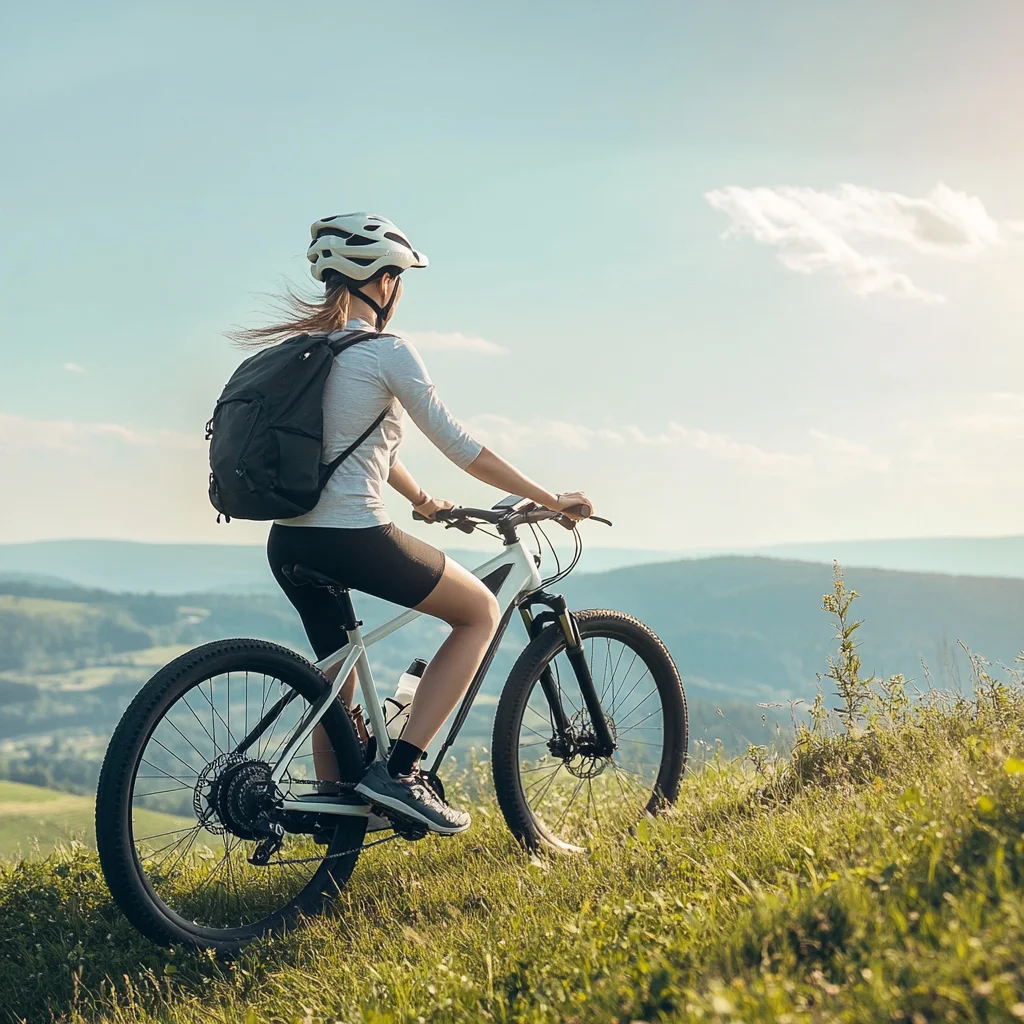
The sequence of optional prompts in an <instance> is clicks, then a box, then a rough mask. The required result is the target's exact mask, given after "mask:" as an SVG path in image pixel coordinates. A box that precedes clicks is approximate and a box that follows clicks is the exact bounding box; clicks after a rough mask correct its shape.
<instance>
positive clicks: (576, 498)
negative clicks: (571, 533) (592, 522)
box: [548, 491, 594, 522]
mask: <svg viewBox="0 0 1024 1024" xmlns="http://www.w3.org/2000/svg"><path fill="white" fill-rule="evenodd" d="M580 505H582V506H584V508H585V510H586V511H585V513H584V514H583V515H580V514H579V513H578V512H569V511H567V509H570V508H577V507H579V506H580ZM548 508H550V509H552V510H553V511H555V512H564V513H565V515H567V516H568V517H569V518H570V519H575V520H576V521H577V522H579V520H581V519H586V518H587V516H589V515H592V514H593V512H594V503H593V502H592V501H591V500H590V499H589V498H588V497H587V496H586V495H585V494H584V493H583V492H582V491H562V492H560V493H559V494H556V495H555V504H553V505H548Z"/></svg>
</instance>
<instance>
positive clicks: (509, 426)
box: [466, 415, 806, 469]
mask: <svg viewBox="0 0 1024 1024" xmlns="http://www.w3.org/2000/svg"><path fill="white" fill-rule="evenodd" d="M466 427H467V429H468V430H469V431H470V432H471V433H472V434H473V436H474V437H476V438H478V439H479V440H480V441H481V442H482V443H484V444H487V445H489V446H493V447H495V448H497V449H498V450H499V451H500V450H501V449H502V448H506V449H508V450H510V451H512V450H521V449H523V448H528V447H532V446H538V445H543V446H551V445H554V446H557V447H561V448H565V449H568V450H570V451H591V450H595V449H598V450H600V449H602V448H603V449H610V450H616V449H618V450H622V449H628V448H630V447H633V446H641V447H645V448H654V447H662V448H689V449H692V450H694V451H698V452H703V453H704V454H706V455H709V456H711V457H712V458H715V459H719V460H725V461H729V462H742V463H745V464H746V465H747V466H750V467H754V468H758V469H768V468H771V469H782V468H785V467H789V466H798V465H803V464H804V463H805V461H806V458H805V457H804V456H799V455H789V454H786V453H783V452H772V451H766V450H765V449H763V448H760V447H758V446H757V445H755V444H751V443H750V442H747V441H737V440H735V439H734V438H732V437H730V436H729V435H728V434H721V433H713V432H710V431H707V430H700V429H694V428H691V427H684V426H680V424H678V423H669V424H668V425H667V426H666V427H665V429H664V430H662V431H659V432H657V433H648V432H646V431H644V430H641V429H640V428H639V427H637V426H635V425H625V426H619V427H614V428H611V427H588V426H585V425H583V424H581V423H566V422H564V421H562V420H544V419H536V420H531V421H530V422H528V423H521V422H517V421H515V420H511V419H509V418H507V417H505V416H494V415H483V416H477V417H474V418H473V419H471V420H468V421H467V422H466Z"/></svg>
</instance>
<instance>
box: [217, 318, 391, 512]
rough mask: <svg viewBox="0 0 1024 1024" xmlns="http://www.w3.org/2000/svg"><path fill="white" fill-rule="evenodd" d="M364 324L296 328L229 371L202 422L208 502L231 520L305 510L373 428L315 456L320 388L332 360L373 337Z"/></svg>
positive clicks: (318, 440)
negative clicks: (335, 451)
mask: <svg viewBox="0 0 1024 1024" xmlns="http://www.w3.org/2000/svg"><path fill="white" fill-rule="evenodd" d="M378 337H380V335H379V334H376V333H373V332H371V331H336V332H334V333H333V334H300V335H297V336H296V337H294V338H289V339H288V340H287V341H282V342H281V343H280V344H278V345H273V346H271V347H270V348H265V349H261V350H260V351H259V352H257V353H256V354H255V355H251V356H249V358H248V359H246V360H245V362H243V363H242V364H241V366H239V367H238V369H237V370H235V372H234V373H233V374H232V375H231V379H230V380H229V381H228V382H227V384H226V385H225V386H224V391H223V392H222V393H221V396H220V398H219V399H218V400H217V405H216V407H215V408H214V410H213V416H212V417H211V418H210V421H209V422H208V423H207V424H206V439H207V440H208V441H209V442H210V501H211V502H212V503H213V507H214V508H215V509H217V511H218V513H220V514H219V515H218V516H217V521H218V522H220V517H221V515H223V516H224V517H225V519H226V520H227V521H228V522H230V521H231V520H232V519H256V520H264V519H290V518H292V517H293V516H299V515H302V514H303V513H304V512H309V511H310V510H311V509H312V508H314V507H315V506H316V503H317V502H318V501H319V500H320V492H321V491H322V490H323V488H324V485H325V484H326V483H327V481H328V480H330V478H331V474H332V473H334V471H335V470H336V469H337V468H338V466H340V465H341V464H342V462H344V461H345V459H347V458H348V457H349V456H350V455H351V454H352V453H353V452H354V451H355V450H356V449H357V448H358V447H359V446H360V445H361V444H362V443H363V442H364V441H365V440H366V439H367V438H368V437H369V436H370V434H371V433H373V431H374V430H376V429H377V427H379V426H380V424H381V422H382V421H383V419H384V416H385V414H386V412H387V409H385V410H383V411H382V412H381V414H380V415H379V416H378V417H377V418H376V419H375V420H374V421H373V423H371V424H370V425H369V426H368V427H367V428H366V430H364V431H363V432H362V434H360V435H359V437H358V438H356V440H355V441H353V442H352V444H350V445H349V446H348V447H347V448H346V449H345V450H344V451H343V452H342V453H341V454H340V455H338V456H337V457H336V458H335V459H333V460H332V461H331V462H329V463H326V464H324V463H322V462H321V461H320V460H321V452H322V448H323V430H324V418H323V394H324V385H325V383H326V382H327V375H328V374H329V373H330V371H331V366H332V365H333V363H334V360H335V359H336V358H337V357H338V355H340V354H341V353H342V352H344V351H345V349H347V348H349V347H351V346H352V345H355V344H357V343H358V342H360V341H365V340H366V339H367V338H378Z"/></svg>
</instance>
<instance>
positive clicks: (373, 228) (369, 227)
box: [363, 224, 380, 231]
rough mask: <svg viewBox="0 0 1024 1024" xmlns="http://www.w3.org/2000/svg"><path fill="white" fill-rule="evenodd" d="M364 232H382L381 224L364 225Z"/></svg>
mask: <svg viewBox="0 0 1024 1024" xmlns="http://www.w3.org/2000/svg"><path fill="white" fill-rule="evenodd" d="M363 230H364V231H380V225H379V224H364V225H363Z"/></svg>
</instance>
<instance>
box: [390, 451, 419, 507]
mask: <svg viewBox="0 0 1024 1024" xmlns="http://www.w3.org/2000/svg"><path fill="white" fill-rule="evenodd" d="M388 483H389V484H391V486H392V487H394V489H395V490H396V491H398V493H399V494H400V495H401V496H402V497H403V498H405V499H406V501H411V502H412V503H413V505H422V504H423V502H424V501H426V500H427V498H428V494H427V492H426V491H425V490H423V488H422V487H420V485H419V484H418V483H416V481H415V480H414V479H413V475H412V473H410V472H409V470H407V469H406V468H405V466H403V465H402V463H401V462H399V461H398V459H395V461H394V462H392V463H391V472H390V473H389V474H388Z"/></svg>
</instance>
